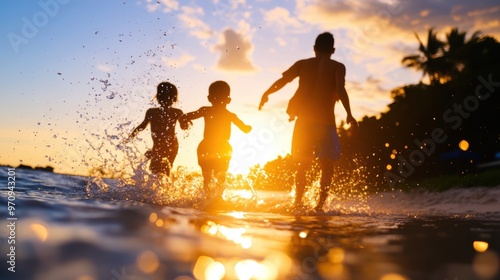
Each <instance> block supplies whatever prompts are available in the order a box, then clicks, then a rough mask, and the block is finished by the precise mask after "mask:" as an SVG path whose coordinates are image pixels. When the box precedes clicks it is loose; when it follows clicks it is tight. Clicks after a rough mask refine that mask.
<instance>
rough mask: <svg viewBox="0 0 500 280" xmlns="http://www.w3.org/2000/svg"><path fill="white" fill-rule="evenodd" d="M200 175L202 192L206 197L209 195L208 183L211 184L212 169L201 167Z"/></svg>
mask: <svg viewBox="0 0 500 280" xmlns="http://www.w3.org/2000/svg"><path fill="white" fill-rule="evenodd" d="M201 173H202V174H203V190H204V191H205V193H206V194H207V195H208V194H209V193H210V183H211V182H212V174H213V170H212V168H208V167H201Z"/></svg>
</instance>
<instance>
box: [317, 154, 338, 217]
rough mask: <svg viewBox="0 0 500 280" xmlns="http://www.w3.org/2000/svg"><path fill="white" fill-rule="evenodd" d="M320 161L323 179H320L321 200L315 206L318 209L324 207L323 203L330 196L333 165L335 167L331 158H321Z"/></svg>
mask: <svg viewBox="0 0 500 280" xmlns="http://www.w3.org/2000/svg"><path fill="white" fill-rule="evenodd" d="M319 162H320V167H321V181H320V193H319V201H318V204H317V205H316V207H315V208H314V209H315V210H316V211H319V210H322V209H323V204H325V201H326V198H327V197H328V191H329V190H330V186H331V184H332V180H333V167H334V161H333V160H331V159H320V161H319Z"/></svg>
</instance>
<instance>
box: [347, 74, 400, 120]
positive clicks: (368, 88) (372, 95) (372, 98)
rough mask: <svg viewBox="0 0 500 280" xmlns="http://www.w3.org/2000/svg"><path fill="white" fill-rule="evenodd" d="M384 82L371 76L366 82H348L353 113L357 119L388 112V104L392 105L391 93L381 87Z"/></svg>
mask: <svg viewBox="0 0 500 280" xmlns="http://www.w3.org/2000/svg"><path fill="white" fill-rule="evenodd" d="M381 84H382V81H381V80H378V79H375V78H373V77H371V76H369V77H367V78H366V80H365V81H364V82H353V81H347V82H346V90H347V92H348V94H349V99H350V103H351V107H352V111H353V113H354V114H355V115H356V116H357V117H361V116H362V115H368V116H374V115H379V114H380V112H384V111H387V104H389V103H391V101H392V99H391V97H390V91H389V90H387V89H385V88H383V87H382V86H381Z"/></svg>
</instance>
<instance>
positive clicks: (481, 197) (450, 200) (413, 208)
mask: <svg viewBox="0 0 500 280" xmlns="http://www.w3.org/2000/svg"><path fill="white" fill-rule="evenodd" d="M499 202H500V186H498V187H473V188H454V189H449V190H446V191H443V192H429V191H413V192H397V191H394V192H381V193H378V194H376V195H372V196H371V197H370V198H369V199H368V205H369V207H370V209H371V211H373V212H374V213H387V214H415V215H433V214H437V215H440V214H488V213H500V203H499Z"/></svg>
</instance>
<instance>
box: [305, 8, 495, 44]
mask: <svg viewBox="0 0 500 280" xmlns="http://www.w3.org/2000/svg"><path fill="white" fill-rule="evenodd" d="M497 2H498V1H497V0H478V1H469V0H456V1H435V0H420V1H410V0H390V1H389V0H385V1H384V0H379V1H361V0H357V1H354V0H351V1H347V0H340V1H331V0H297V2H296V3H297V6H296V9H297V11H296V14H298V15H299V17H300V19H301V20H302V21H304V22H307V23H310V24H313V25H317V26H319V27H322V28H327V29H347V30H349V31H351V33H354V34H355V35H357V36H358V37H362V38H358V41H360V42H361V41H366V43H368V42H370V43H386V44H387V43H395V42H401V41H407V40H412V42H413V41H414V40H415V38H414V37H413V33H414V32H417V33H419V34H420V33H421V34H424V33H426V32H427V30H428V29H429V28H431V27H435V28H436V30H441V29H443V31H448V29H449V28H451V27H459V28H460V29H461V30H463V31H468V32H471V33H472V32H474V31H477V29H480V30H481V31H483V33H486V34H491V35H495V36H498V34H500V21H499V18H500V6H499V4H498V3H497ZM351 35H352V34H351Z"/></svg>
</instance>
